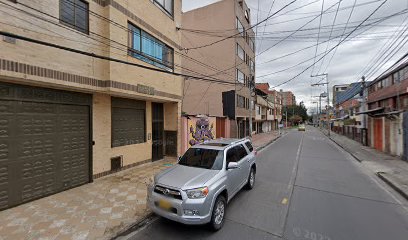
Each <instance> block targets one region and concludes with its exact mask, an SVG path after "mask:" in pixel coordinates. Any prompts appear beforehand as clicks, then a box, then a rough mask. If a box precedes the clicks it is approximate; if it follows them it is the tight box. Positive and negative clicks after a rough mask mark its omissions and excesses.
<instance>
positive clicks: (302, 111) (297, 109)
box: [282, 104, 309, 122]
mask: <svg viewBox="0 0 408 240" xmlns="http://www.w3.org/2000/svg"><path fill="white" fill-rule="evenodd" d="M282 111H283V112H282V113H283V114H286V113H287V114H288V120H289V119H291V118H292V117H293V116H295V115H297V116H299V117H301V119H302V120H301V121H302V122H305V121H306V120H307V119H308V118H309V116H308V115H307V108H306V107H305V105H303V104H300V106H298V105H292V106H286V107H283V109H282Z"/></svg>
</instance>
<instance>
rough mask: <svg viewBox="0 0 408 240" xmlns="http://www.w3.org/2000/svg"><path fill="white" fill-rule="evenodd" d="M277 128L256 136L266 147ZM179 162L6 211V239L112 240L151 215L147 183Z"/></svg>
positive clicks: (0, 236)
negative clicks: (147, 204) (147, 201)
mask: <svg viewBox="0 0 408 240" xmlns="http://www.w3.org/2000/svg"><path fill="white" fill-rule="evenodd" d="M278 137H279V134H278V133H277V132H271V133H262V134H257V135H254V136H253V145H254V147H255V148H256V149H261V148H263V147H265V146H266V145H268V144H269V143H271V142H272V141H274V140H275V139H277V138H278ZM175 162H176V159H175V158H169V159H166V160H161V161H157V162H153V163H147V164H143V165H140V166H137V167H134V168H131V169H127V170H124V171H121V172H118V173H116V174H112V175H109V176H106V177H103V178H100V179H96V180H95V181H94V182H93V183H90V184H86V185H83V186H80V187H77V188H74V189H70V190H67V191H64V192H61V193H57V194H54V195H51V196H49V197H45V198H41V199H39V200H36V201H33V202H29V203H26V204H23V205H20V206H17V207H14V208H11V209H7V210H4V211H1V212H0V240H6V239H28V240H31V239H58V240H59V239H73V240H81V239H111V238H112V237H115V236H117V234H118V233H120V232H123V231H125V230H126V229H129V228H130V227H132V226H134V225H135V224H137V223H138V222H140V221H142V220H143V219H145V218H146V217H147V216H149V214H150V211H149V209H148V208H147V206H146V197H147V185H148V184H149V183H150V181H151V180H152V178H153V176H154V175H155V174H156V173H158V172H160V171H162V170H164V169H165V168H168V167H170V166H171V165H173V164H174V163H175Z"/></svg>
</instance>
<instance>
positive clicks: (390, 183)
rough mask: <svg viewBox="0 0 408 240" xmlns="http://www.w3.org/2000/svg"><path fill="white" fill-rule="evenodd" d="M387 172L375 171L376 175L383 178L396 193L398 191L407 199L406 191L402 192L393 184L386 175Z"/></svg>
mask: <svg viewBox="0 0 408 240" xmlns="http://www.w3.org/2000/svg"><path fill="white" fill-rule="evenodd" d="M386 174H387V173H385V172H377V173H376V175H377V176H378V177H379V178H380V179H381V180H383V181H384V182H385V183H387V184H388V185H389V186H390V187H392V189H394V190H395V191H396V192H397V193H399V194H400V195H401V196H403V197H404V198H405V199H406V200H408V193H406V192H404V191H403V190H402V189H401V188H399V187H398V186H397V185H396V184H394V183H393V182H392V181H390V180H389V179H388V178H387V177H385V176H384V175H386Z"/></svg>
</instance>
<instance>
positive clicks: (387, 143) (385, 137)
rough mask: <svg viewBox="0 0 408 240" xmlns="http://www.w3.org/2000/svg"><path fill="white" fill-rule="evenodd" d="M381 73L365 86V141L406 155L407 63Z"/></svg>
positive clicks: (400, 154)
mask: <svg viewBox="0 0 408 240" xmlns="http://www.w3.org/2000/svg"><path fill="white" fill-rule="evenodd" d="M404 61H405V62H406V59H404V60H403V61H401V63H402V64H399V65H398V64H396V66H397V67H395V68H394V69H392V70H390V71H388V72H387V73H385V74H381V76H380V77H378V78H377V79H375V80H374V81H373V82H371V83H370V84H369V87H368V99H367V104H368V110H367V111H365V112H364V113H366V114H368V143H369V145H370V146H371V147H374V148H376V149H377V150H379V151H382V152H385V153H389V154H392V155H395V156H403V157H404V158H405V159H406V156H407V154H408V114H407V110H408V92H407V89H408V64H407V63H404Z"/></svg>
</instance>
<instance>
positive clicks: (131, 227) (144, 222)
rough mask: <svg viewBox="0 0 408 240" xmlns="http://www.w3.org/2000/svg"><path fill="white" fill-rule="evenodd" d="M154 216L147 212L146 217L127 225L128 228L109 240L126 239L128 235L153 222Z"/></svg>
mask: <svg viewBox="0 0 408 240" xmlns="http://www.w3.org/2000/svg"><path fill="white" fill-rule="evenodd" d="M154 216H155V215H154V213H153V212H148V213H147V215H146V216H144V217H142V218H141V219H140V220H139V221H137V222H135V223H133V224H131V225H129V226H128V227H126V228H124V229H122V230H121V231H119V232H118V233H116V235H115V236H114V237H112V238H111V240H115V239H117V240H119V239H128V238H129V237H128V235H129V234H131V233H132V232H134V231H136V230H138V229H140V228H142V227H144V226H146V225H147V224H149V223H150V221H151V220H153V218H154Z"/></svg>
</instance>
